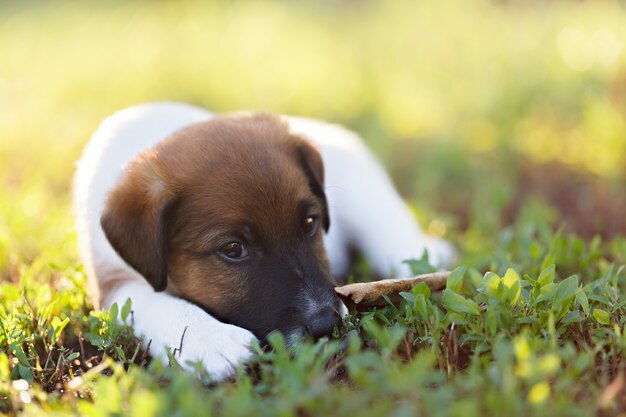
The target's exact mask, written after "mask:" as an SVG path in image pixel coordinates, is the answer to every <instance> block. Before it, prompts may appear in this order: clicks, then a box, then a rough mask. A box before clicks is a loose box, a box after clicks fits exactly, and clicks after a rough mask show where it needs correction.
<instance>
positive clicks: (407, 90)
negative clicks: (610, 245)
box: [0, 0, 626, 277]
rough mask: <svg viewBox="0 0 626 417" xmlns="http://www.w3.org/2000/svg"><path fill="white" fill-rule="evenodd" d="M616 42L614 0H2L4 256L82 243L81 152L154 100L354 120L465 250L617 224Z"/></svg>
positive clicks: (622, 106) (0, 226) (622, 171)
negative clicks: (540, 224)
mask: <svg viewBox="0 0 626 417" xmlns="http://www.w3.org/2000/svg"><path fill="white" fill-rule="evenodd" d="M625 42H626V13H625V6H624V3H623V2H617V1H483V0H473V1H468V2H459V1H456V2H455V1H448V0H440V1H434V0H433V1H421V2H417V1H404V0H394V1H365V0H364V1H357V0H341V1H340V0H323V1H133V2H127V1H106V2H96V1H92V2H75V1H54V2H43V1H15V2H2V3H0V184H1V185H0V267H1V270H2V271H3V275H5V274H6V273H7V271H12V270H13V272H8V274H9V276H11V277H16V276H17V274H16V272H15V270H14V268H12V265H13V266H15V267H16V265H19V263H20V262H22V261H27V260H29V259H31V258H33V257H34V256H35V255H37V254H39V253H41V252H45V250H46V248H47V247H50V246H53V247H55V248H57V249H58V248H59V247H62V248H65V247H66V248H67V253H69V254H70V255H69V256H71V257H74V256H75V248H74V240H73V238H72V236H71V231H72V220H71V215H70V210H69V201H70V192H69V190H70V182H71V175H72V172H73V169H74V165H73V164H74V161H75V160H76V159H77V158H78V157H79V155H80V152H81V149H82V147H83V146H84V144H85V143H86V141H87V140H88V138H89V135H90V134H91V133H92V132H93V131H94V129H95V128H96V127H97V125H98V123H99V122H100V121H101V120H102V119H103V118H104V117H105V116H106V115H107V114H109V113H111V112H113V111H115V110H117V109H119V108H122V107H125V106H129V105H133V104H136V103H139V102H144V101H154V100H178V101H185V102H189V103H193V104H197V105H201V106H205V107H207V108H209V109H212V110H215V111H218V112H226V111H233V110H240V109H259V110H270V111H275V112H284V113H290V114H298V115H304V116H309V117H317V118H322V119H325V120H329V121H332V122H339V123H343V124H346V125H347V126H349V127H350V128H352V129H354V130H356V131H357V132H359V133H360V134H361V135H362V136H363V137H364V138H365V140H366V141H367V143H368V144H369V145H370V146H371V147H372V148H373V149H374V151H375V152H376V153H377V154H378V155H379V156H380V157H381V159H382V160H383V162H384V163H385V164H386V165H387V167H388V168H389V169H390V171H391V173H392V175H393V176H394V179H395V180H396V181H397V183H398V185H399V188H400V190H401V191H402V192H403V194H404V195H405V196H407V198H409V200H410V201H411V202H413V203H414V205H415V207H416V212H417V213H418V215H419V216H420V217H421V219H422V221H423V222H424V224H425V227H426V228H427V229H428V231H429V232H431V233H434V234H439V235H447V236H448V237H450V238H452V239H453V240H456V241H457V243H461V244H462V246H463V247H464V248H465V249H466V250H467V251H469V252H471V250H472V248H482V250H485V249H484V248H485V246H484V241H486V240H489V239H490V236H492V235H493V233H494V232H496V231H500V230H501V229H502V228H503V227H506V225H507V224H509V223H511V222H515V221H517V219H518V218H519V217H520V216H531V217H537V216H543V217H547V218H549V219H551V220H552V221H554V222H555V224H558V223H559V222H560V221H565V222H567V223H568V224H569V226H570V227H572V228H573V229H574V230H576V231H577V232H579V233H581V234H583V235H585V236H592V235H594V234H596V233H601V234H603V235H612V234H615V233H621V232H624V231H626V223H625V220H624V217H626V216H624V215H623V213H624V209H623V207H624V205H626V199H625V197H624V195H625V193H624V189H625V186H624V184H625V182H624V178H625V177H626V123H625V119H624V115H625V114H626V98H625V97H626V51H625V48H626V44H625ZM347 169H349V167H347ZM68 234H69V236H70V237H68ZM461 240H462V242H461Z"/></svg>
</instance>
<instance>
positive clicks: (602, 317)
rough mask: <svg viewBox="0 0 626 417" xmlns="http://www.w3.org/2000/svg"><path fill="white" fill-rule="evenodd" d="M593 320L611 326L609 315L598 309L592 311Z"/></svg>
mask: <svg viewBox="0 0 626 417" xmlns="http://www.w3.org/2000/svg"><path fill="white" fill-rule="evenodd" d="M593 318H594V319H596V321H597V322H598V323H600V324H604V325H605V326H608V325H609V324H611V315H610V314H609V313H608V312H607V311H606V310H602V309H600V308H594V309H593Z"/></svg>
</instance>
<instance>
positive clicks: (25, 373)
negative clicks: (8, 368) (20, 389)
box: [17, 363, 35, 383]
mask: <svg viewBox="0 0 626 417" xmlns="http://www.w3.org/2000/svg"><path fill="white" fill-rule="evenodd" d="M17 370H18V372H19V373H20V376H21V377H22V378H24V379H25V380H27V381H28V383H31V382H33V379H35V376H34V375H33V371H32V369H30V367H29V366H24V365H22V364H21V363H18V364H17Z"/></svg>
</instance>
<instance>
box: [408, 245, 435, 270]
mask: <svg viewBox="0 0 626 417" xmlns="http://www.w3.org/2000/svg"><path fill="white" fill-rule="evenodd" d="M403 263H405V264H407V265H408V266H409V267H410V268H411V272H413V275H421V274H428V273H431V272H435V271H436V270H437V269H436V268H434V267H433V266H432V265H431V264H430V263H429V262H428V252H427V251H426V250H424V254H423V255H422V257H421V258H420V259H408V260H406V261H404V262H403Z"/></svg>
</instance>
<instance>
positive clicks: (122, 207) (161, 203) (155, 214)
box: [100, 154, 174, 291]
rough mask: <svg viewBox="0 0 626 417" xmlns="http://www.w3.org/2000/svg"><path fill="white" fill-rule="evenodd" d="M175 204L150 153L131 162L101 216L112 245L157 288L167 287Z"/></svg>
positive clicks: (159, 289) (158, 289) (105, 232)
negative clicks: (169, 237) (170, 220)
mask: <svg viewBox="0 0 626 417" xmlns="http://www.w3.org/2000/svg"><path fill="white" fill-rule="evenodd" d="M173 206H174V198H173V193H172V191H171V189H170V187H169V186H168V184H167V183H166V182H165V181H164V180H163V178H162V176H161V175H159V165H158V161H157V160H156V158H155V157H154V155H151V154H148V155H146V156H143V157H141V158H140V159H138V160H135V161H134V162H133V163H131V165H130V167H129V169H128V172H127V174H126V176H125V177H124V178H123V179H122V181H121V182H120V184H119V185H118V186H117V187H116V188H115V189H114V190H113V191H112V192H111V193H110V194H109V196H108V198H107V201H106V205H105V208H104V211H103V213H102V217H101V218H100V224H101V225H102V229H103V230H104V234H105V235H106V237H107V239H108V240H109V242H110V243H111V246H113V248H114V249H115V251H116V252H117V253H118V254H119V255H120V256H121V257H122V259H124V261H126V263H128V264H129V265H130V266H132V267H133V268H134V269H135V270H136V271H137V272H139V273H140V274H141V275H143V276H144V277H145V278H146V280H148V282H149V283H150V284H151V285H152V286H153V287H154V289H155V290H156V291H163V290H164V289H165V288H166V287H167V223H168V218H169V217H170V216H169V215H170V213H171V211H172V209H173Z"/></svg>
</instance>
